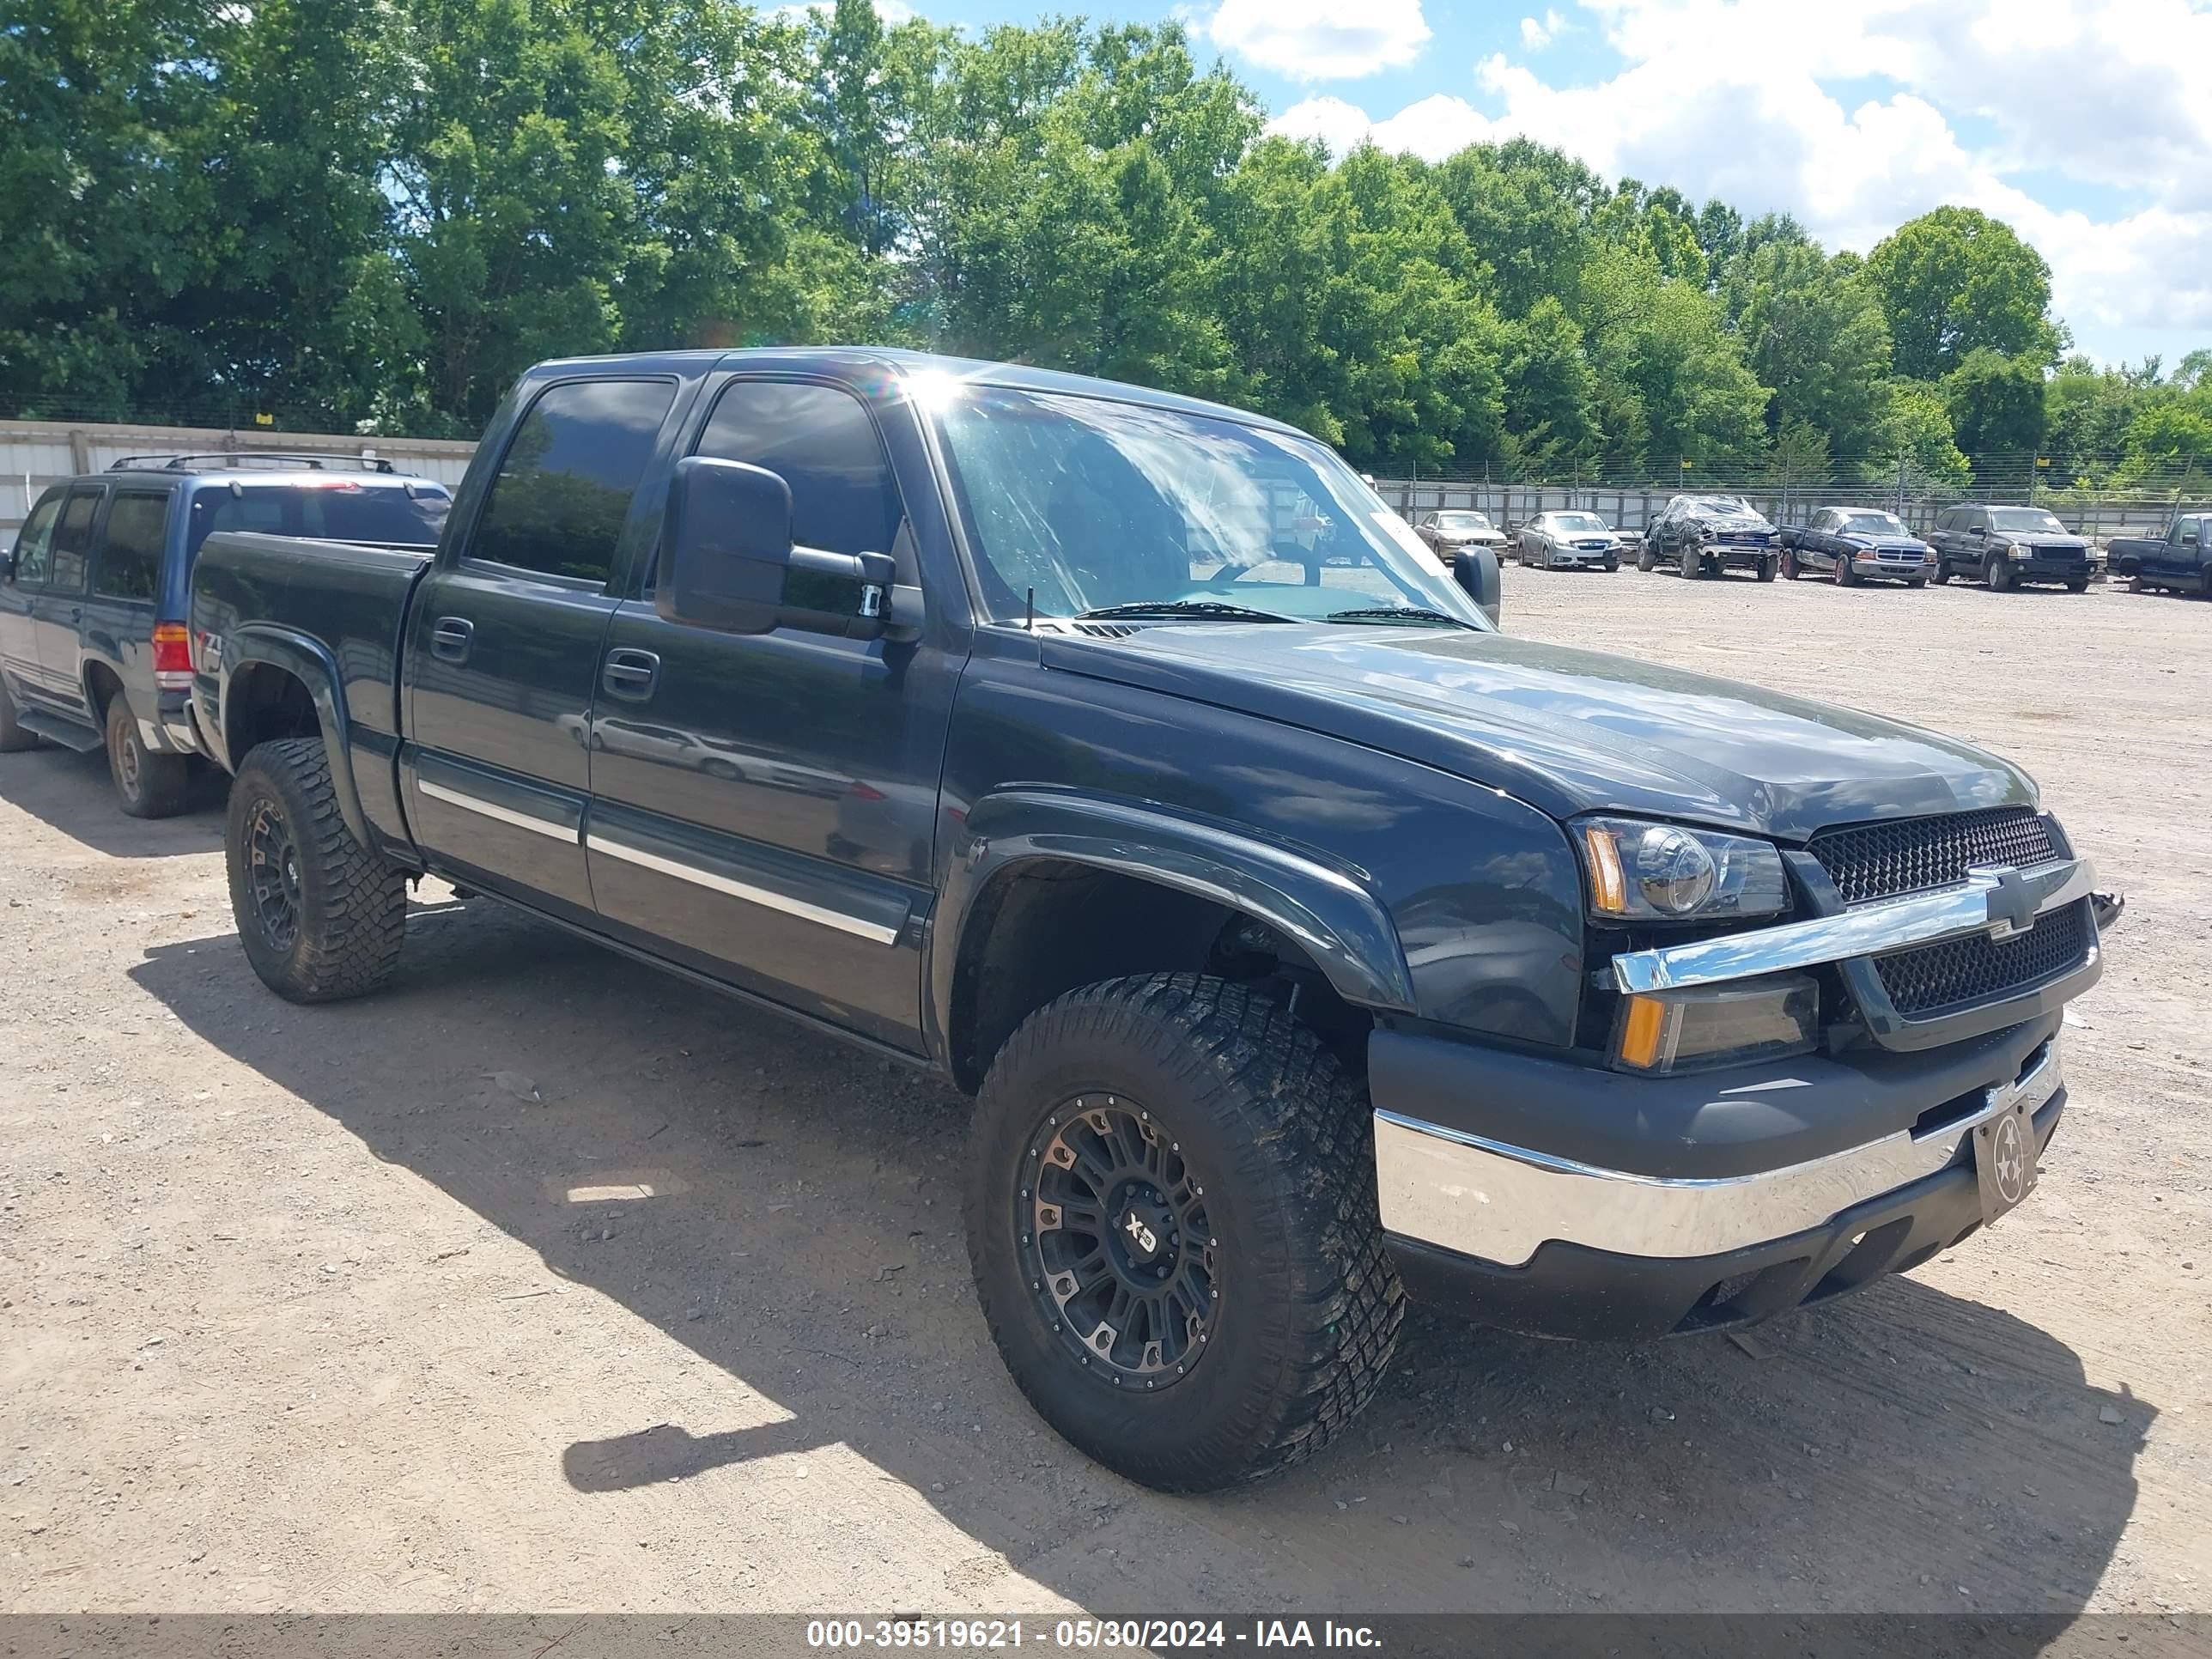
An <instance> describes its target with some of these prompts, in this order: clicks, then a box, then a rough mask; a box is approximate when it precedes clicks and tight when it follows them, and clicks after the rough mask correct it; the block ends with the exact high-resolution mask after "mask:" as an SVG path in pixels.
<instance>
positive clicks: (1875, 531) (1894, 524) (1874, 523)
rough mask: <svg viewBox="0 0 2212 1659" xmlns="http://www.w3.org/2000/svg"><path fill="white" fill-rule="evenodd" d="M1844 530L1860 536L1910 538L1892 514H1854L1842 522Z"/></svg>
mask: <svg viewBox="0 0 2212 1659" xmlns="http://www.w3.org/2000/svg"><path fill="white" fill-rule="evenodd" d="M1844 529H1846V530H1850V531H1856V532H1858V534H1860V535H1862V536H1910V535H1911V533H1912V532H1911V531H1909V530H1907V529H1906V528H1905V526H1904V525H1903V524H1902V523H1900V522H1899V520H1898V516H1897V514H1895V513H1852V514H1850V516H1849V517H1848V518H1846V519H1845V520H1844Z"/></svg>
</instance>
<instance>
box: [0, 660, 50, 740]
mask: <svg viewBox="0 0 2212 1659" xmlns="http://www.w3.org/2000/svg"><path fill="white" fill-rule="evenodd" d="M45 747H46V739H45V738H42V737H40V735H39V734H38V733H37V732H33V731H31V730H30V729H29V728H28V727H27V726H24V724H23V723H22V722H21V720H17V719H16V718H15V697H14V696H12V695H11V694H10V693H9V690H8V682H7V681H6V680H5V679H4V678H0V755H20V754H21V753H22V752H23V751H24V750H27V749H43V748H45Z"/></svg>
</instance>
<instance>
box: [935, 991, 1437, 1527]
mask: <svg viewBox="0 0 2212 1659" xmlns="http://www.w3.org/2000/svg"><path fill="white" fill-rule="evenodd" d="M1370 1123H1371V1117H1370V1109H1369V1107H1368V1104H1367V1101H1366V1098H1365V1097H1364V1094H1363V1092H1362V1091H1360V1090H1359V1089H1358V1086H1357V1085H1354V1084H1353V1083H1352V1081H1351V1080H1350V1079H1347V1078H1346V1076H1345V1075H1344V1073H1343V1072H1342V1070H1341V1069H1340V1067H1339V1066H1338V1065H1337V1062H1336V1060H1335V1058H1334V1056H1333V1055H1331V1054H1329V1053H1328V1050H1326V1049H1325V1048H1322V1045H1321V1043H1320V1042H1319V1040H1318V1039H1317V1038H1316V1036H1314V1034H1313V1032H1312V1031H1310V1030H1308V1029H1307V1028H1306V1027H1305V1026H1304V1025H1302V1024H1299V1023H1298V1022H1297V1020H1295V1019H1293V1018H1291V1015H1290V1014H1289V1013H1288V1012H1286V1011H1285V1009H1284V1007H1283V1006H1281V1005H1280V1004H1279V1002H1277V1001H1276V1000H1274V999H1273V998H1271V997H1268V996H1266V995H1263V994H1259V993H1256V992H1254V991H1251V990H1249V989H1247V988H1246V987H1243V986H1240V985H1232V984H1230V983H1227V982H1225V981H1222V980H1218V979H1214V978H1211V977H1207V976H1202V975H1195V974H1176V975H1167V974H1159V975H1149V976H1144V977H1138V978H1132V979H1120V980H1110V981H1106V982H1104V983H1103V984H1098V985H1091V986H1086V987H1084V988H1082V989H1080V990H1077V991H1072V992H1070V993H1068V994H1066V996H1063V997H1061V998H1060V999H1059V1000H1057V1001H1055V1002H1052V1003H1049V1004H1048V1005H1047V1006H1045V1007H1043V1008H1041V1009H1039V1010H1038V1011H1037V1012H1036V1013H1034V1014H1032V1015H1030V1018H1028V1019H1027V1020H1025V1021H1024V1022H1023V1024H1022V1026H1021V1028H1020V1029H1019V1030H1017V1031H1016V1032H1015V1033H1014V1035H1013V1036H1012V1038H1011V1039H1010V1040H1009V1041H1008V1042H1007V1043H1006V1047H1005V1048H1003V1049H1002V1050H1001V1051H1000V1054H999V1056H998V1058H997V1059H996V1060H994V1061H993V1062H992V1065H991V1069H990V1073H989V1074H988V1075H987V1077H986V1078H985V1079H984V1081H983V1088H982V1091H981V1094H980V1095H979V1096H978V1097H977V1099H976V1103H975V1128H974V1132H973V1134H974V1139H973V1143H972V1147H971V1150H970V1152H969V1176H968V1187H967V1224H968V1249H969V1259H970V1260H971V1261H972V1262H973V1264H974V1267H975V1285H976V1290H977V1292H978V1294H979V1296H980V1297H981V1303H982V1308H983V1316H984V1319H985V1321H986V1322H987V1324H988V1325H989V1327H990V1330H991V1336H992V1340H994V1342H996V1343H997V1345H998V1348H999V1352H1000V1356H1001V1357H1002V1358H1004V1359H1005V1361H1006V1368H1007V1370H1009V1371H1011V1372H1012V1375H1013V1379H1014V1382H1015V1383H1016V1385H1017V1386H1018V1387H1019V1388H1020V1389H1021V1391H1022V1393H1023V1394H1024V1395H1025V1396H1026V1397H1027V1398H1028V1400H1029V1401H1030V1405H1032V1406H1033V1407H1036V1411H1037V1413H1038V1414H1039V1415H1040V1416H1042V1418H1043V1419H1045V1420H1046V1422H1048V1423H1049V1424H1050V1425H1052V1426H1053V1428H1054V1429H1055V1430H1057V1431H1059V1432H1060V1434H1061V1435H1062V1436H1064V1437H1066V1439H1067V1440H1068V1441H1069V1442H1070V1443H1073V1445H1075V1446H1076V1447H1077V1448H1078V1449H1080V1450H1081V1451H1083V1452H1085V1454H1087V1455H1089V1456H1091V1457H1092V1458H1095V1459H1096V1460H1097V1462H1101V1463H1103V1464H1104V1465H1105V1466H1106V1467H1107V1468H1110V1469H1113V1470H1115V1472H1116V1473H1118V1474H1122V1475H1125V1476H1127V1478H1128V1479H1129V1480H1135V1481H1139V1482H1140V1483H1142V1484H1143V1485H1146V1486H1152V1487H1156V1488H1158V1489H1159V1490H1161V1491H1164V1492H1210V1491H1214V1490H1217V1489H1218V1488H1220V1487H1223V1486H1232V1485H1235V1484H1237V1482H1239V1481H1245V1480H1258V1479H1260V1478H1261V1477H1262V1476H1265V1475H1268V1474H1273V1473H1275V1472H1276V1471H1277V1470H1279V1469H1282V1468H1286V1467H1288V1466H1289V1465H1291V1464H1292V1463H1295V1462H1299V1461H1300V1460H1301V1459H1304V1458H1305V1457H1307V1456H1309V1455H1311V1454H1312V1453H1314V1452H1316V1451H1317V1450H1319V1449H1321V1448H1322V1446H1324V1445H1326V1444H1328V1442H1329V1441H1330V1440H1332V1439H1334V1437H1336V1435H1337V1434H1338V1433H1340V1431H1342V1430H1343V1429H1344V1428H1345V1427H1346V1425H1348V1424H1349V1423H1350V1422H1351V1421H1352V1419H1353V1418H1354V1417H1356V1416H1357V1415H1358V1413H1359V1411H1360V1409H1361V1407H1364V1405H1365V1404H1366V1403H1367V1401H1368V1400H1369V1399H1370V1397H1371V1396H1372V1395H1373V1394H1374V1392H1375V1389H1376V1385H1377V1384H1378V1383H1380V1382H1381V1381H1382V1379H1383V1374H1384V1372H1385V1370H1387V1369H1388V1367H1389V1360H1390V1353H1391V1350H1392V1348H1393V1347H1394V1346H1395V1344H1396V1341H1397V1336H1398V1328H1399V1326H1400V1324H1401V1321H1402V1319H1403V1317H1404V1311H1405V1293H1404V1291H1403V1290H1402V1288H1401V1286H1400V1285H1399V1283H1398V1279H1397V1275H1396V1273H1395V1272H1394V1271H1393V1270H1392V1268H1391V1266H1390V1262H1389V1256H1388V1255H1387V1254H1386V1253H1385V1251H1384V1249H1383V1231H1382V1225H1381V1221H1380V1218H1378V1216H1377V1213H1376V1200H1375V1157H1374V1141H1373V1131H1372V1129H1371V1127H1370ZM1147 1164H1149V1165H1150V1167H1151V1168H1152V1169H1153V1170H1156V1171H1157V1176H1152V1175H1146V1174H1144V1173H1141V1172H1140V1173H1137V1174H1131V1173H1130V1171H1132V1170H1138V1171H1141V1170H1143V1169H1144V1168H1145V1167H1146V1165H1147ZM1040 1171H1042V1174H1043V1178H1042V1180H1041V1179H1039V1172H1040ZM1155 1179H1156V1180H1157V1184H1156V1185H1155V1184H1152V1183H1153V1182H1154V1181H1155ZM1054 1198H1057V1199H1060V1200H1062V1201H1063V1204H1064V1207H1055V1206H1054V1205H1053V1203H1052V1201H1051V1200H1053V1199H1054ZM1125 1206H1127V1214H1126V1216H1125V1215H1124V1214H1123V1211H1124V1208H1125ZM1083 1211H1088V1212H1090V1215H1089V1217H1088V1225H1085V1223H1084V1222H1083V1221H1079V1220H1078V1219H1077V1218H1078V1216H1079V1213H1080V1212H1083ZM1187 1229H1188V1230H1189V1231H1186V1230H1187ZM1125 1233H1126V1234H1127V1236H1128V1239H1129V1240H1132V1241H1134V1243H1128V1242H1125V1241H1124V1239H1123V1237H1122V1235H1123V1234H1125ZM1140 1250H1141V1251H1144V1252H1147V1253H1150V1252H1154V1251H1157V1252H1158V1254H1156V1255H1146V1256H1143V1257H1139V1251H1140ZM1132 1287H1133V1288H1132ZM1146 1297H1152V1298H1154V1300H1153V1301H1152V1304H1150V1305H1151V1307H1152V1308H1153V1309H1155V1310H1157V1311H1147V1310H1146V1306H1145V1305H1144V1304H1143V1299H1144V1298H1146ZM1117 1318H1118V1320H1119V1321H1120V1324H1119V1327H1118V1328H1116V1326H1115V1324H1114V1323H1113V1321H1114V1320H1115V1319H1117Z"/></svg>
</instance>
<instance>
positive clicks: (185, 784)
mask: <svg viewBox="0 0 2212 1659" xmlns="http://www.w3.org/2000/svg"><path fill="white" fill-rule="evenodd" d="M107 777H108V781H110V782H111V783H112V784H113V785H114V786H115V804H116V805H118V806H120V807H121V808H122V809H123V810H124V811H125V812H126V813H128V814H129V815H130V816H131V817H134V818H173V817H176V815H177V814H178V813H179V812H181V811H184V810H185V807H186V806H187V805H189V804H190V803H191V793H192V763H191V758H190V757H188V756H185V755H157V754H155V752H154V751H153V750H150V749H149V748H147V747H146V741H145V739H144V738H142V737H141V736H139V734H138V722H137V720H133V719H132V718H131V705H130V704H129V703H128V702H125V700H124V696H123V694H122V693H121V692H119V691H118V692H117V693H116V694H115V696H112V697H111V698H109V699H108V702H107Z"/></svg>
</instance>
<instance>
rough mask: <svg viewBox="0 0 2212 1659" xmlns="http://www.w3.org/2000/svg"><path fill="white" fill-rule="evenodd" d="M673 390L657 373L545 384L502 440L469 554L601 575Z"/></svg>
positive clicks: (549, 572) (610, 564)
mask: <svg viewBox="0 0 2212 1659" xmlns="http://www.w3.org/2000/svg"><path fill="white" fill-rule="evenodd" d="M675 398H676V388H675V387H674V386H671V385H669V384H668V383H667V382H665V381H662V380H586V381H575V382H571V383H570V384H568V385H566V386H554V387H552V388H551V389H550V390H549V391H547V392H545V393H544V396H542V397H540V398H538V401H537V402H536V403H535V404H532V405H531V408H530V413H529V414H527V415H526V416H524V417H523V420H522V424H521V425H520V427H518V428H516V430H515V434H514V439H513V442H511V443H509V444H508V445H507V453H506V455H505V456H504V457H503V458H502V459H501V461H500V465H499V476H498V477H495V478H494V479H493V480H492V486H491V494H490V497H489V500H487V501H485V502H484V507H483V515H482V516H481V517H480V518H479V519H477V525H476V532H475V535H474V537H473V538H472V540H471V543H470V544H469V547H468V549H467V551H468V555H469V556H470V557H471V558H475V559H485V560H489V561H490V562H493V563H495V564H503V565H509V566H512V567H513V568H516V569H519V570H531V571H536V572H538V574H541V575H546V576H560V577H566V578H568V579H570V580H577V581H590V582H596V583H605V581H606V580H607V578H608V576H609V574H611V572H612V570H613V568H614V560H615V550H616V546H617V544H618V543H619V542H620V541H621V539H622V527H623V520H625V519H627V518H628V517H629V506H630V498H631V496H632V495H635V494H636V492H637V484H638V480H639V479H640V478H641V477H644V476H645V468H646V464H647V462H648V461H650V460H651V459H653V445H654V443H655V442H656V441H658V439H659V435H660V423H661V422H662V421H663V420H664V419H665V418H666V416H667V414H668V408H669V405H670V404H671V403H673V402H674V401H675Z"/></svg>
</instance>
